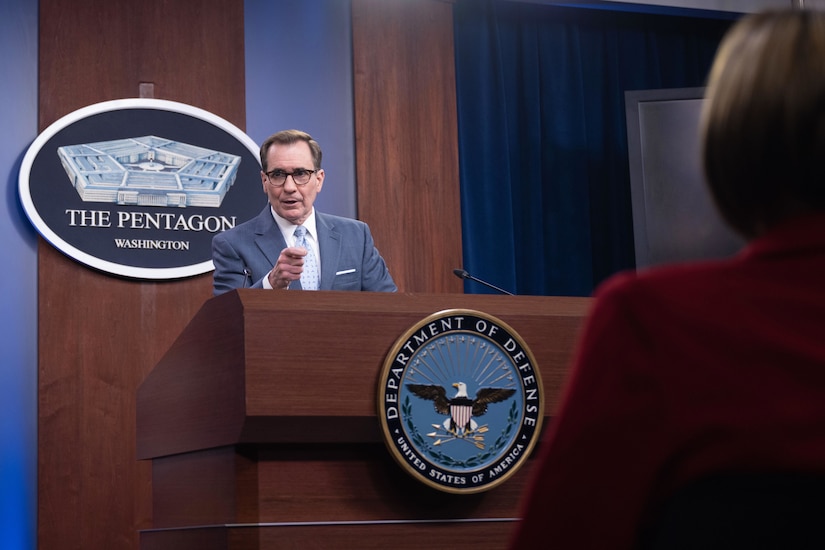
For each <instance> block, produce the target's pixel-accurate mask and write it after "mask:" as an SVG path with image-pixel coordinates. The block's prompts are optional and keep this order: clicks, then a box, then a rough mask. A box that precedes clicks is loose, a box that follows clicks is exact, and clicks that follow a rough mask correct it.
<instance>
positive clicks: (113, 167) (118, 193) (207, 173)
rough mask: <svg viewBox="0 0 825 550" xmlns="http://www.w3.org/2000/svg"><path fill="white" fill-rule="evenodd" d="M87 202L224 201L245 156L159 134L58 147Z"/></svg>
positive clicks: (164, 203)
mask: <svg viewBox="0 0 825 550" xmlns="http://www.w3.org/2000/svg"><path fill="white" fill-rule="evenodd" d="M57 154H58V155H59V156H60V162H61V163H62V164H63V168H64V169H65V170H66V173H67V174H68V175H69V179H70V180H71V182H72V185H73V186H74V188H75V189H76V190H77V192H78V194H79V195H80V198H81V199H83V201H85V202H112V203H117V204H127V205H140V206H178V207H185V206H209V207H218V206H220V205H221V202H222V201H223V198H224V196H225V195H226V192H227V191H228V190H229V188H230V187H231V186H232V184H233V183H234V182H235V178H236V176H237V174H238V166H239V165H240V163H241V157H238V156H235V155H230V154H228V153H221V152H220V151H211V150H209V149H204V148H202V147H197V146H195V145H189V144H186V143H180V142H177V141H172V140H168V139H164V138H161V137H156V136H144V137H136V138H128V139H118V140H114V141H101V142H98V143H83V144H79V145H67V146H64V147H60V148H59V149H58V150H57Z"/></svg>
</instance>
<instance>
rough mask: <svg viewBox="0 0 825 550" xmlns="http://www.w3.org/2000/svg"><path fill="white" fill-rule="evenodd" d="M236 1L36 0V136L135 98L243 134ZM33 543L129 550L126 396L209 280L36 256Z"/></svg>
mask: <svg viewBox="0 0 825 550" xmlns="http://www.w3.org/2000/svg"><path fill="white" fill-rule="evenodd" d="M243 5H244V3H243V0H203V1H199V2H198V3H197V9H193V6H194V4H193V3H192V2H190V1H189V0H168V1H164V2H132V1H130V0H74V1H71V2H70V1H67V0H40V23H39V25H40V29H39V32H40V37H39V108H40V112H39V128H40V130H41V131H42V130H44V129H45V128H46V127H47V126H48V125H49V124H51V123H52V122H54V121H56V120H57V119H59V118H60V117H62V116H64V115H66V114H68V113H70V112H71V111H74V110H76V109H78V108H81V107H84V106H86V105H90V104H93V103H97V102H100V101H106V100H111V99H120V98H126V97H139V94H140V89H141V83H143V84H144V86H143V90H144V95H145V93H146V92H147V91H148V92H152V91H153V95H154V97H156V98H158V99H168V100H173V101H180V102H183V103H188V104H191V105H194V106H196V107H200V108H202V109H206V110H208V111H211V112H213V113H215V114H217V115H219V116H221V117H223V118H225V119H227V120H229V121H230V122H232V123H233V124H235V125H236V126H238V127H240V128H243V127H244V124H245V120H246V112H245V111H246V109H245V106H244V96H245V93H244V35H243V15H244V13H243ZM38 263H39V265H38V294H39V305H38V309H39V321H38V326H39V334H38V341H39V346H38V349H39V359H38V362H39V381H38V386H39V397H38V408H39V410H38V546H39V548H43V549H53V548H61V549H91V548H118V549H129V548H137V547H138V529H141V528H146V527H150V526H151V522H152V500H151V466H150V464H149V463H147V462H139V461H137V459H136V454H135V391H136V389H137V387H138V385H139V384H140V382H142V380H143V378H144V377H145V376H146V375H147V374H148V373H149V372H150V370H151V369H152V367H153V366H154V365H155V363H156V362H157V361H158V360H159V359H160V357H161V356H162V355H163V353H164V352H165V351H166V350H167V349H168V347H169V346H170V345H171V343H172V342H173V341H174V339H175V337H176V336H177V335H178V334H179V333H180V331H181V330H182V329H183V327H184V326H186V324H187V323H188V322H189V320H190V319H191V317H192V316H193V315H194V314H195V312H196V311H197V310H198V309H199V308H200V306H201V305H202V304H203V302H204V300H206V299H208V298H209V297H210V296H211V295H212V286H211V282H212V278H211V275H208V274H207V275H202V276H199V277H194V278H190V279H186V280H181V281H173V282H161V283H151V282H149V283H147V282H138V281H131V280H123V279H119V278H116V277H112V276H109V275H105V274H102V273H99V272H96V271H94V270H92V269H89V268H87V267H84V266H82V265H80V264H78V263H76V262H75V261H74V260H71V259H69V258H67V257H65V256H64V255H63V254H62V253H60V252H59V251H57V250H56V249H54V248H53V247H51V245H49V244H48V243H46V242H45V241H42V240H41V242H40V245H39V248H38Z"/></svg>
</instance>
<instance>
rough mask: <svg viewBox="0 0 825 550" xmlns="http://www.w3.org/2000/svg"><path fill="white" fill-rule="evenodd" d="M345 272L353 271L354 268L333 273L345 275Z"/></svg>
mask: <svg viewBox="0 0 825 550" xmlns="http://www.w3.org/2000/svg"><path fill="white" fill-rule="evenodd" d="M347 273H355V269H354V268H353V269H345V270H343V271H337V272H336V273H335V275H346V274H347Z"/></svg>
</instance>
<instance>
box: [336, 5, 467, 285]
mask: <svg viewBox="0 0 825 550" xmlns="http://www.w3.org/2000/svg"><path fill="white" fill-rule="evenodd" d="M352 6H353V9H352V40H353V72H354V75H353V83H354V86H355V93H354V97H355V155H356V172H357V179H358V217H359V218H361V219H363V220H365V221H367V222H368V223H369V224H370V227H371V228H372V229H373V233H374V234H375V235H376V237H375V238H376V242H377V244H378V248H379V249H380V250H381V253H382V255H383V256H384V259H385V260H386V261H387V263H388V264H389V267H390V271H391V272H392V275H393V278H394V279H395V282H396V284H398V288H399V290H402V291H406V292H462V288H463V286H462V285H463V283H462V281H461V280H460V279H458V278H456V277H455V275H453V269H455V268H459V267H462V265H463V264H462V253H461V203H460V197H459V185H458V122H457V117H456V90H455V59H454V53H453V51H454V50H453V11H452V10H453V7H452V2H448V1H443V0H418V1H415V2H410V1H409V0H353V2H352Z"/></svg>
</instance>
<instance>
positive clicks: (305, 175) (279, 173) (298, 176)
mask: <svg viewBox="0 0 825 550" xmlns="http://www.w3.org/2000/svg"><path fill="white" fill-rule="evenodd" d="M317 171H318V170H305V169H303V168H298V169H297V170H295V171H293V172H284V171H283V170H273V171H272V172H265V174H266V177H267V178H269V184H270V185H272V187H283V186H284V184H285V183H286V177H287V176H292V181H294V182H295V185H306V184H308V183H309V180H310V179H311V178H312V174H314V173H315V172H317Z"/></svg>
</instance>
